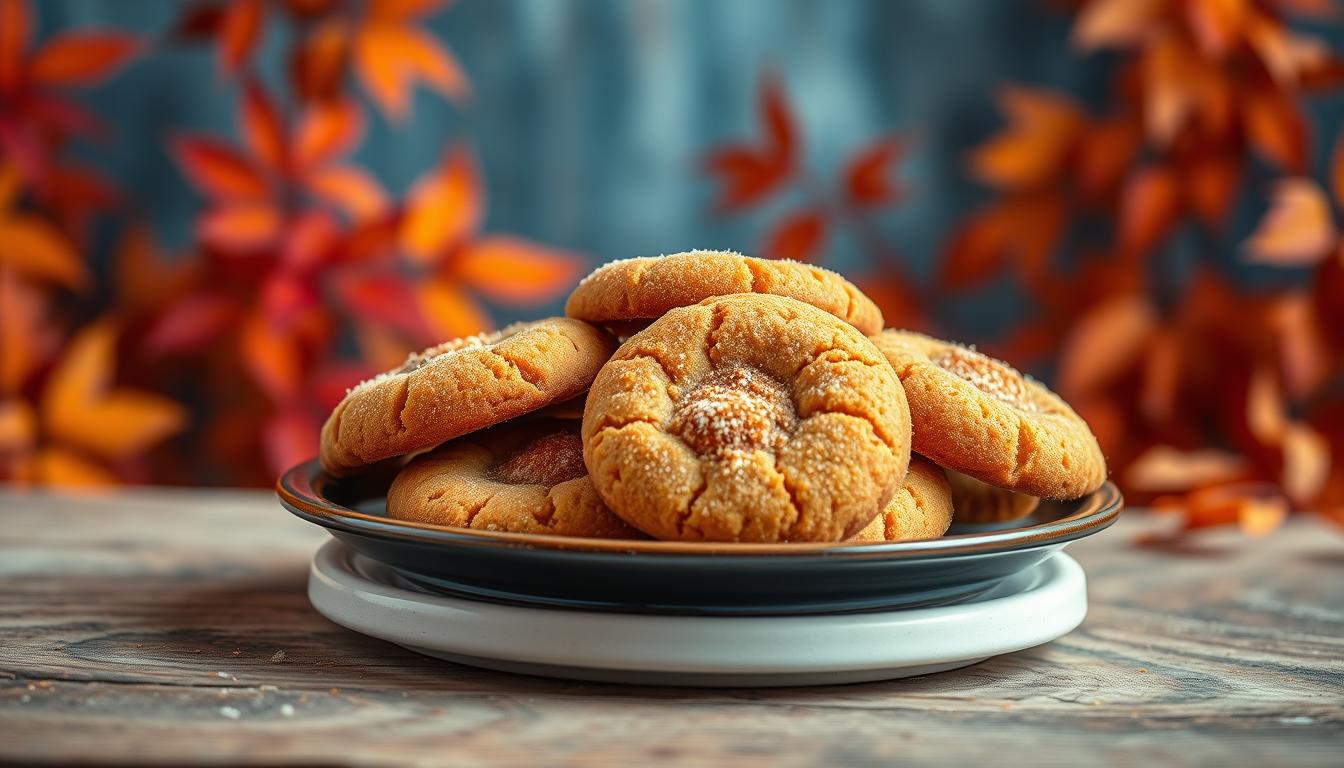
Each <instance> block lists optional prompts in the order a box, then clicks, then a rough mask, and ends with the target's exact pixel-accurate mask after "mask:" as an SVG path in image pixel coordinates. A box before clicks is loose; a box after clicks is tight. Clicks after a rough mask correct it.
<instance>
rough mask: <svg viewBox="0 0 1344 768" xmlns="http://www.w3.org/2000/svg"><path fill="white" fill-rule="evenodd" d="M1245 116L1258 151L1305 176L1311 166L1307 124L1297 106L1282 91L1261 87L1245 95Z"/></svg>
mask: <svg viewBox="0 0 1344 768" xmlns="http://www.w3.org/2000/svg"><path fill="white" fill-rule="evenodd" d="M1241 115H1242V123H1243V124H1244V125H1245V128H1246V133H1247V135H1248V136H1249V138H1250V140H1251V145H1252V146H1253V147H1255V149H1256V151H1258V152H1259V153H1260V154H1261V155H1262V156H1263V157H1264V158H1265V159H1266V160H1268V161H1270V162H1271V163H1274V164H1275V165H1277V166H1278V167H1279V168H1282V169H1283V170H1285V171H1287V172H1289V173H1302V171H1303V170H1304V169H1305V167H1306V163H1307V146H1308V139H1307V124H1306V120H1305V119H1304V118H1303V117H1302V113H1301V111H1300V110H1299V109H1298V107H1297V105H1295V104H1294V103H1293V102H1292V101H1291V100H1290V99H1288V97H1287V96H1285V95H1284V94H1283V93H1282V92H1280V91H1278V90H1275V89H1270V88H1261V89H1258V90H1255V91H1252V92H1250V93H1247V94H1245V96H1244V100H1243V102H1242V111H1241Z"/></svg>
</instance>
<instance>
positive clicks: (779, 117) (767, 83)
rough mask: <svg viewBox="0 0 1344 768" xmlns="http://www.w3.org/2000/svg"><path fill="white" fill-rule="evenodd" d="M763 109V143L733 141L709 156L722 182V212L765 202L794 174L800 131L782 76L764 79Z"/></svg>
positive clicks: (708, 165)
mask: <svg viewBox="0 0 1344 768" xmlns="http://www.w3.org/2000/svg"><path fill="white" fill-rule="evenodd" d="M759 111H760V120H761V123H762V125H763V126H764V128H765V137H764V141H763V142H762V143H761V144H759V145H756V144H733V145H729V146H726V147H723V148H721V149H717V150H714V151H712V152H710V153H709V154H708V155H706V156H705V159H704V168H705V171H706V172H708V173H709V174H710V175H712V176H716V177H718V178H719V181H720V182H721V184H722V190H721V192H720V194H719V199H718V202H717V203H716V204H715V205H716V207H717V208H718V209H719V210H720V211H724V212H730V211H737V210H741V209H743V208H747V207H749V206H751V205H755V204H756V203H759V202H761V201H762V200H764V199H765V198H766V197H768V196H769V195H770V194H771V193H773V192H775V191H777V190H778V189H779V188H780V187H781V186H783V185H784V184H785V183H786V182H787V181H788V180H789V177H790V176H791V175H792V174H793V171H794V163H795V157H794V153H795V151H796V150H795V144H796V133H797V132H796V130H795V128H794V120H793V115H792V113H791V111H790V110H789V105H788V101H787V99H786V98H785V95H784V87H783V85H782V84H781V83H780V81H779V79H778V78H776V77H772V76H770V77H766V78H765V79H764V80H763V81H762V83H761V89H760V103H759Z"/></svg>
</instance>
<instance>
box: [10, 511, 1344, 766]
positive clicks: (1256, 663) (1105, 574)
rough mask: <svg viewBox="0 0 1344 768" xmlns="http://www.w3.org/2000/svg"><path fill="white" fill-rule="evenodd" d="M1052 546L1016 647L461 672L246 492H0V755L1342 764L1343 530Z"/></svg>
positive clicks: (1120, 531) (1134, 522) (345, 760)
mask: <svg viewBox="0 0 1344 768" xmlns="http://www.w3.org/2000/svg"><path fill="white" fill-rule="evenodd" d="M1151 524H1152V522H1151V521H1149V522H1143V521H1141V520H1140V519H1138V516H1134V515H1131V518H1130V519H1128V520H1122V521H1121V522H1120V523H1119V524H1118V525H1117V526H1116V527H1115V528H1113V529H1111V530H1110V531H1108V532H1107V533H1105V534H1103V535H1101V536H1098V537H1095V538H1094V539H1091V540H1088V541H1084V542H1080V543H1078V544H1075V545H1074V546H1073V547H1072V548H1071V549H1070V552H1071V553H1073V555H1074V556H1075V557H1076V558H1077V559H1078V560H1079V561H1081V562H1082V563H1083V565H1084V566H1085V567H1086V569H1087V572H1088V575H1089V579H1090V592H1091V600H1092V608H1091V613H1090V615H1089V616H1088V618H1087V621H1086V623H1084V624H1083V626H1082V627H1081V628H1080V629H1079V630H1077V631H1075V632H1074V633H1073V634H1071V635H1069V636H1067V637H1065V638H1063V639H1062V640H1059V641H1057V642H1054V643H1051V644H1049V645H1047V646H1045V647H1042V648H1037V649H1035V650H1031V651H1026V652H1023V653H1016V654H1012V655H1008V656H1003V657H1000V658H997V659H992V660H990V661H988V662H986V663H983V664H980V665H978V666H975V667H971V668H969V669H964V670H959V671H954V672H949V673H944V674H941V675H934V676H930V677H925V678H915V679H909V680H897V681H892V682H888V683H870V684H864V685H850V686H835V687H829V688H808V689H778V690H693V689H668V688H634V687H622V686H614V685H612V686H609V685H595V684H582V683H573V682H565V681H559V680H545V679H538V678H529V677H521V676H513V675H507V674H502V673H494V672H486V671H481V670H476V669H472V668H468V667H461V666H455V665H453V664H449V663H446V662H440V661H435V660H431V659H428V658H423V657H420V656H417V655H414V654H412V653H409V652H407V651H404V650H402V649H400V648H397V647H395V646H392V645H389V644H387V643H383V642H380V641H377V640H372V639H368V638H365V637H361V636H360V635H356V634H354V633H353V632H349V631H346V630H344V629H342V628H341V627H338V626H335V625H333V624H331V623H330V622H328V621H326V620H325V619H323V618H322V617H321V616H319V615H317V614H316V613H315V612H314V611H313V610H312V609H311V608H310V607H309V605H308V602H307V600H306V598H305V596H304V580H305V578H306V569H307V565H308V558H309V556H310V555H311V554H312V552H313V550H314V549H315V548H316V547H317V545H318V544H319V543H320V542H322V541H323V539H324V537H325V536H326V534H325V533H323V532H322V531H320V530H318V529H315V528H313V527H311V526H308V525H306V524H304V523H302V522H300V521H298V520H296V519H294V518H292V517H290V516H289V515H288V514H285V513H284V512H283V511H282V510H281V509H280V507H279V505H278V504H277V503H276V502H275V500H274V498H273V497H272V496H271V495H270V494H266V493H234V492H227V493H225V492H205V493H203V492H189V491H167V490H163V491H137V492H129V493H120V494H115V495H110V496H102V497H88V498H79V497H69V496H44V495H24V494H15V493H5V492H0V761H36V760H41V761H51V762H58V763H69V762H75V761H79V762H93V763H101V762H134V763H145V762H159V763H172V764H184V763H198V762H199V763H237V762H251V761H255V762H260V763H266V764H294V763H303V764H314V763H318V764H385V763H407V762H409V763H419V764H426V763H447V764H454V765H497V764H508V765H534V764H560V765H567V764H572V765H599V764H600V765H607V764H610V765H631V764H642V763H644V762H647V761H650V760H655V759H661V760H665V761H668V762H679V763H684V764H699V763H704V762H711V761H713V762H729V761H732V762H738V763H743V764H752V765H771V766H773V765H815V764H825V765H833V764H845V763H857V764H864V763H870V764H888V763H890V762H892V761H897V760H900V761H909V762H914V763H918V764H958V765H964V764H984V765H999V764H1005V763H1013V762H1030V763H1032V764H1036V765H1055V764H1059V765H1070V766H1076V765H1078V764H1080V763H1082V764H1124V765H1138V764H1150V763H1171V764H1182V765H1194V764H1210V763H1218V764H1221V765H1230V764H1242V763H1254V764H1259V765H1283V764H1290V763H1291V764H1322V765H1325V764H1333V765H1339V764H1340V762H1341V759H1344V578H1341V574H1344V537H1341V536H1340V535H1339V534H1338V532H1334V531H1328V530H1326V529H1325V528H1324V527H1322V526H1320V525H1318V524H1315V523H1312V522H1309V521H1301V522H1298V523H1295V524H1293V525H1291V526H1289V527H1288V528H1287V529H1286V530H1284V531H1281V532H1279V533H1278V534H1276V535H1274V536H1272V537H1270V538H1269V539H1266V540H1263V541H1259V542H1255V543H1253V544H1247V543H1245V542H1242V541H1240V540H1238V539H1236V538H1235V536H1232V535H1227V536H1223V535H1221V534H1217V535H1215V536H1214V537H1211V538H1201V539H1198V540H1195V541H1192V542H1186V543H1183V544H1179V545H1176V544H1173V545H1169V546H1165V547H1161V548H1155V547H1151V546H1148V547H1136V546H1134V545H1133V543H1132V542H1133V539H1134V538H1135V536H1136V534H1137V533H1138V532H1139V531H1140V529H1141V528H1143V527H1145V526H1149V525H1151Z"/></svg>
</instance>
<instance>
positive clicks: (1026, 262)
mask: <svg viewBox="0 0 1344 768" xmlns="http://www.w3.org/2000/svg"><path fill="white" fill-rule="evenodd" d="M1064 214H1065V208H1064V201H1063V199H1061V198H1060V197H1059V196H1058V195H1055V194H1049V193H1044V194H1041V193H1038V194H1031V195H1017V196H1013V197H1009V198H1006V199H1004V200H1002V201H1000V202H998V203H994V204H992V205H990V206H988V207H986V208H983V209H981V210H980V211H977V212H976V213H974V214H972V215H971V216H970V218H969V219H967V220H966V221H965V222H963V225H962V227H961V228H960V229H959V230H958V231H957V232H956V233H954V234H953V236H952V239H951V240H950V241H949V243H948V246H947V250H946V252H945V253H944V257H943V260H942V269H941V271H940V275H939V281H940V283H941V284H942V285H944V286H947V287H952V288H968V287H971V286H974V285H977V284H979V283H981V282H983V281H984V280H985V279H987V278H988V277H989V276H990V275H991V274H993V272H994V271H995V270H997V269H998V268H1000V267H1001V266H1003V264H1004V263H1005V262H1006V261H1009V260H1014V261H1016V263H1017V266H1018V268H1019V272H1020V273H1021V274H1022V275H1024V276H1026V277H1028V278H1029V279H1031V280H1033V281H1034V280H1037V279H1039V278H1041V277H1043V276H1044V275H1045V274H1046V273H1047V272H1048V270H1049V266H1050V259H1051V257H1052V256H1053V255H1054V253H1055V249H1056V248H1057V247H1058V245H1059V240H1060V237H1061V236H1062V235H1063V232H1064Z"/></svg>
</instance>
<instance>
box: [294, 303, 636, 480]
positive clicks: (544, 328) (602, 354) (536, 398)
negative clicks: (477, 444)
mask: <svg viewBox="0 0 1344 768" xmlns="http://www.w3.org/2000/svg"><path fill="white" fill-rule="evenodd" d="M614 347H615V342H613V341H612V339H611V337H609V336H607V334H605V333H603V332H602V331H601V330H599V329H597V328H594V327H593V326H591V325H589V324H587V323H585V322H582V321H580V320H573V319H571V318H567V317H553V318H550V319H547V320H537V321H535V322H530V323H515V324H514V325H510V326H508V327H507V328H504V329H503V330H500V331H495V332H494V333H487V334H482V335H480V336H471V337H468V338H464V339H454V340H452V341H448V342H444V343H443V344H440V345H438V346H436V347H430V348H429V349H427V350H425V351H423V352H421V353H419V354H415V355H411V356H410V358H409V359H407V361H406V364H405V365H403V366H402V367H401V368H398V369H397V370H395V371H390V372H388V373H384V374H380V375H378V376H377V377H376V378H374V379H371V380H369V381H366V382H364V383H362V384H360V385H359V386H357V387H355V388H354V389H352V390H350V391H349V392H348V393H346V395H345V399H344V400H342V401H341V402H340V403H339V404H338V405H337V406H336V408H335V410H333V411H332V412H331V416H330V417H328V418H327V422H326V424H324V425H322V437H321V458H322V467H323V468H324V469H326V470H327V472H329V473H331V474H333V475H337V476H343V475H349V474H352V473H354V472H357V471H359V470H360V469H362V468H364V467H367V466H369V465H371V464H374V463H376V462H379V461H382V460H383V459H388V458H392V457H394V456H402V455H404V454H408V453H413V452H415V451H421V450H425V449H427V448H432V447H434V446H436V445H438V444H439V443H442V442H444V441H446V440H451V439H453V438H454V437H458V436H460V435H465V434H466V433H468V432H474V431H476V430H478V429H483V428H485V427H488V426H491V425H492V424H498V423H499V422H502V421H505V420H507V419H511V418H513V417H515V416H520V415H522V414H524V413H527V412H529V411H533V410H536V409H538V408H541V407H542V406H545V405H548V404H550V403H553V402H556V401H560V400H564V399H566V398H570V397H573V396H575V395H577V394H579V393H581V392H583V390H585V389H587V388H588V385H589V384H591V383H592V380H593V376H595V375H596V374H597V371H598V369H599V368H601V367H602V364H603V363H604V362H606V360H607V358H608V357H609V356H610V355H611V352H612V349H613V348H614Z"/></svg>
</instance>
